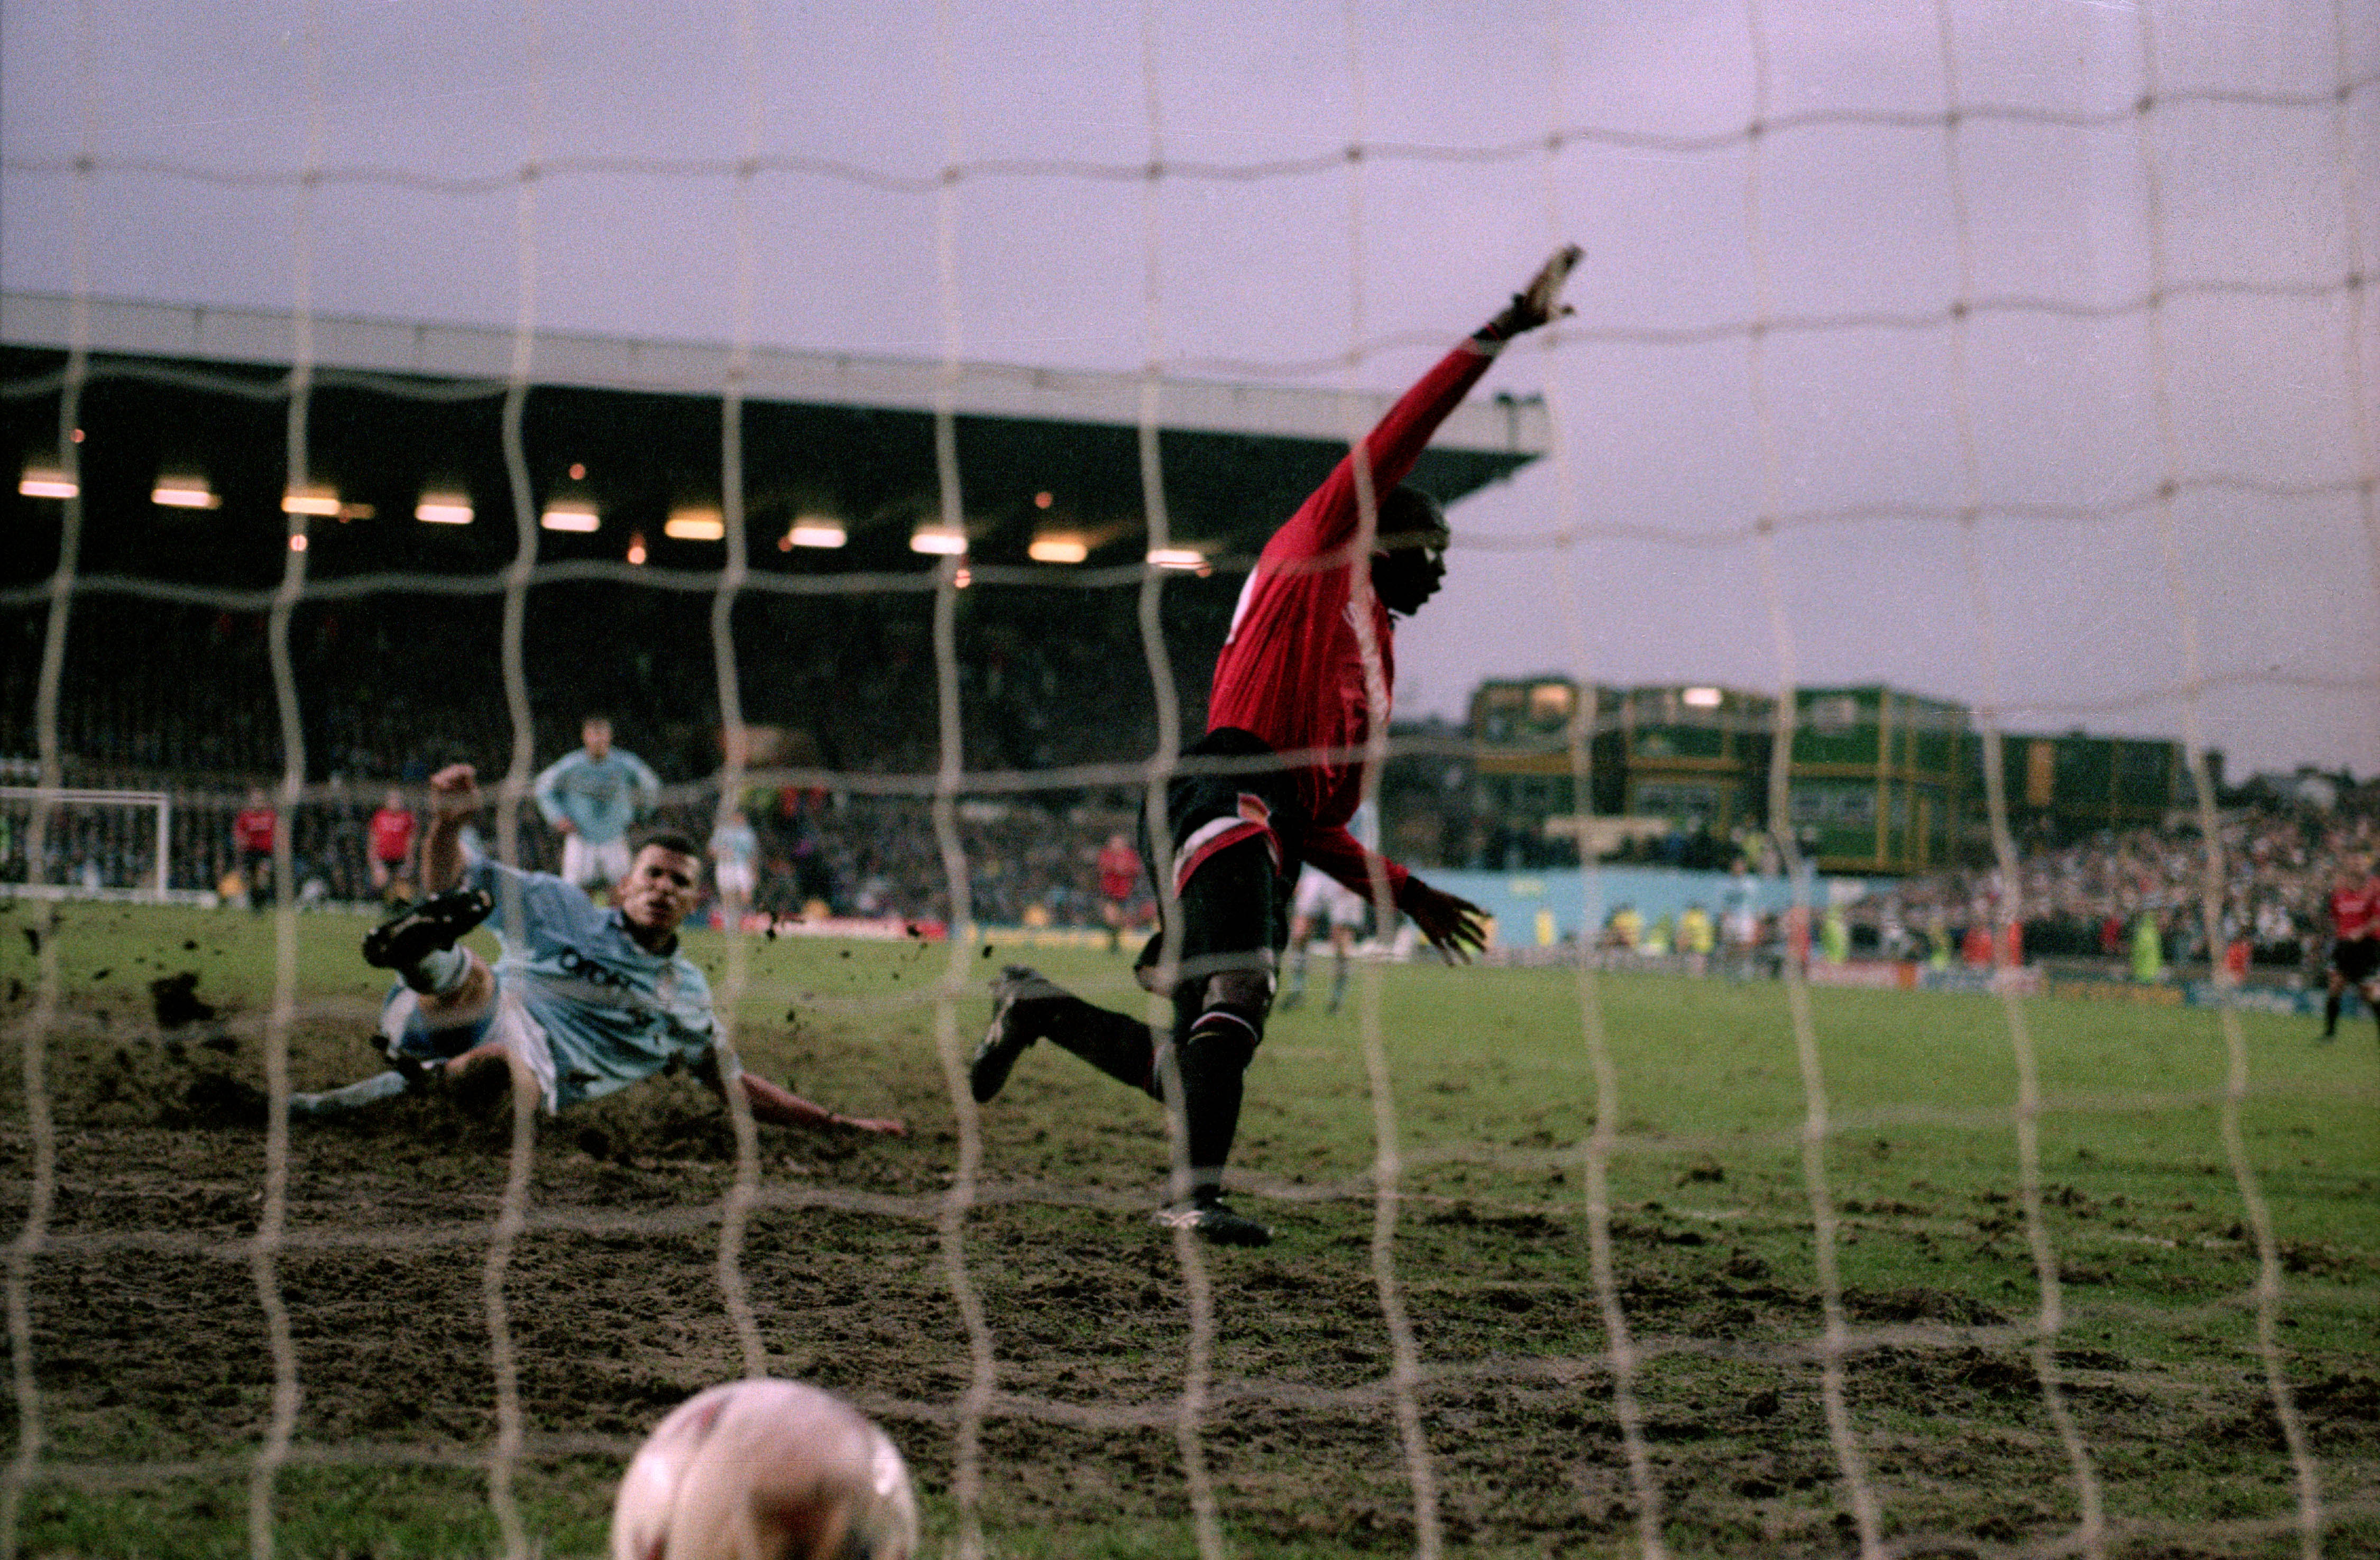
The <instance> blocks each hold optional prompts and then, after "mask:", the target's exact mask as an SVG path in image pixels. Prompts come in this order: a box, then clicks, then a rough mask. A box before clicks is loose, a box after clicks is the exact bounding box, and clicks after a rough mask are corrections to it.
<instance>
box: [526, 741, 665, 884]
mask: <svg viewBox="0 0 2380 1560" xmlns="http://www.w3.org/2000/svg"><path fill="white" fill-rule="evenodd" d="M578 737H579V740H580V741H581V742H582V743H584V744H586V745H585V746H583V747H581V748H580V749H579V750H578V751H577V752H576V753H571V754H565V756H562V757H560V758H557V759H555V760H554V761H553V763H551V764H549V765H547V766H546V767H545V768H544V770H543V771H542V772H541V773H540V774H539V775H538V777H537V810H538V811H539V812H540V813H543V814H544V815H545V821H546V822H547V823H549V824H552V825H553V828H554V830H555V832H557V833H559V834H560V835H561V836H562V877H563V880H564V881H565V882H567V883H575V884H577V886H578V887H579V888H582V889H586V890H587V891H588V892H589V893H592V892H594V891H595V890H596V889H601V888H603V887H605V886H607V885H609V884H613V883H616V882H618V881H619V880H620V879H621V878H623V877H626V876H627V875H628V830H629V829H630V828H634V827H636V822H637V819H638V818H640V817H642V816H645V815H646V814H647V813H650V812H651V811H652V810H653V807H654V805H655V804H657V803H659V802H660V801H661V798H662V782H661V779H660V777H659V776H657V775H655V774H654V773H653V771H652V770H651V769H650V768H649V767H647V765H646V763H645V761H644V760H643V759H641V758H639V757H637V756H636V755H635V754H633V753H631V752H629V751H628V750H627V749H626V748H625V747H613V745H612V722H611V721H609V720H605V719H604V718H603V717H601V715H590V716H589V717H588V718H587V720H586V722H585V723H584V724H583V725H581V726H580V727H579V728H578Z"/></svg>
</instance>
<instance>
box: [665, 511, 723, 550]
mask: <svg viewBox="0 0 2380 1560" xmlns="http://www.w3.org/2000/svg"><path fill="white" fill-rule="evenodd" d="M662 535H663V536H665V537H675V538H677V539H678V540H680V541H718V540H720V539H721V538H723V537H725V536H726V535H727V517H726V516H725V515H723V514H720V513H719V511H717V510H715V509H712V508H710V507H709V506H708V505H701V504H695V505H689V506H687V507H686V508H684V509H673V510H671V511H670V517H669V518H668V519H667V520H664V521H662Z"/></svg>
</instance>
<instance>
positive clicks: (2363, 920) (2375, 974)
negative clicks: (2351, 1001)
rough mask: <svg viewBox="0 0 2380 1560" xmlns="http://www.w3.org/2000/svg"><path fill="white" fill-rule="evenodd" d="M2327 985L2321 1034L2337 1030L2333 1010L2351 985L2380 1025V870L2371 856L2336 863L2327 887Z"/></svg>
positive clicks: (2330, 1034) (2325, 1035)
mask: <svg viewBox="0 0 2380 1560" xmlns="http://www.w3.org/2000/svg"><path fill="white" fill-rule="evenodd" d="M2326 973H2327V975H2328V984H2329V990H2328V992H2327V993H2326V994H2325V999H2324V1001H2323V1005H2322V1037H2323V1038H2324V1039H2325V1040H2329V1039H2334V1038H2336V1037H2337V1036H2338V1010H2339V1008H2340V1006H2341V1004H2342V1003H2343V1002H2344V1000H2345V998H2346V996H2347V988H2348V987H2349V986H2353V987H2354V988H2355V989H2356V991H2357V993H2358V994H2360V995H2361V996H2362V998H2363V1007H2364V1010H2365V1011H2367V1012H2369V1013H2370V1014H2371V1015H2372V1021H2373V1022H2374V1023H2375V1024H2380V871H2375V870H2374V863H2373V860H2372V859H2371V858H2368V857H2367V858H2365V859H2364V860H2362V861H2361V862H2357V861H2345V862H2341V863H2340V864H2339V867H2338V879H2337V881H2336V882H2334V883H2333V884H2332V885H2331V890H2330V968H2329V970H2328V971H2327V972H2326Z"/></svg>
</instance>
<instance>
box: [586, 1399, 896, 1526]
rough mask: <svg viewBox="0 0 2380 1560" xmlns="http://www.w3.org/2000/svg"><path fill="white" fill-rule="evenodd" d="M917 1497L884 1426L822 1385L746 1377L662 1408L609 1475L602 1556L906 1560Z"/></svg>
mask: <svg viewBox="0 0 2380 1560" xmlns="http://www.w3.org/2000/svg"><path fill="white" fill-rule="evenodd" d="M916 1551H917V1496H916V1495H915V1494H913V1493H911V1491H910V1489H909V1469H908V1467H907V1465H905V1463H903V1462H902V1460H901V1454H900V1452H899V1451H897V1450H896V1449H895V1448H894V1447H893V1445H892V1442H891V1441H889V1440H887V1439H885V1436H884V1433H883V1432H882V1431H880V1430H879V1429H877V1428H876V1426H875V1425H874V1424H872V1423H870V1422H869V1421H868V1418H867V1416H866V1415H864V1414H862V1413H860V1412H859V1410H858V1409H854V1408H853V1407H851V1405H849V1404H848V1403H845V1402H844V1401H843V1400H842V1399H841V1398H839V1397H834V1396H833V1395H832V1394H831V1393H826V1392H821V1391H820V1390H819V1389H818V1388H817V1387H814V1386H804V1385H801V1384H800V1383H798V1382H790V1381H776V1380H773V1379H771V1378H768V1377H765V1376H764V1377H755V1378H753V1379H752V1380H749V1381H739V1382H731V1383H729V1384H728V1385H725V1386H714V1387H711V1388H710V1390H708V1391H706V1392H699V1393H697V1394H696V1395H695V1396H693V1397H689V1398H687V1399H686V1401H685V1402H683V1403H681V1404H679V1405H678V1406H677V1407H676V1408H675V1409H673V1410H671V1412H670V1416H669V1417H668V1418H667V1419H665V1420H663V1421H662V1422H661V1424H660V1425H659V1426H658V1427H657V1428H656V1429H655V1430H654V1431H653V1433H652V1434H651V1435H650V1437H648V1438H647V1439H646V1441H645V1444H644V1445H643V1446H641V1447H639V1448H638V1449H637V1456H636V1460H634V1461H633V1462H631V1463H629V1464H628V1471H627V1474H626V1476H625V1477H624V1478H623V1479H622V1480H621V1481H620V1493H619V1498H618V1499H617V1500H615V1501H614V1502H613V1506H612V1560H911V1556H912V1555H914V1554H915V1553H916Z"/></svg>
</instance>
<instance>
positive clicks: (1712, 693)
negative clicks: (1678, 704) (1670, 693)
mask: <svg viewBox="0 0 2380 1560" xmlns="http://www.w3.org/2000/svg"><path fill="white" fill-rule="evenodd" d="M1723 696H1724V695H1721V694H1720V693H1719V691H1718V689H1717V688H1688V689H1687V690H1686V691H1685V692H1684V693H1682V694H1680V695H1678V697H1679V698H1681V699H1682V700H1684V701H1685V702H1686V703H1687V704H1688V705H1690V706H1692V707H1694V708H1696V709H1717V708H1718V707H1719V703H1720V700H1721V699H1722V698H1723Z"/></svg>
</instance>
